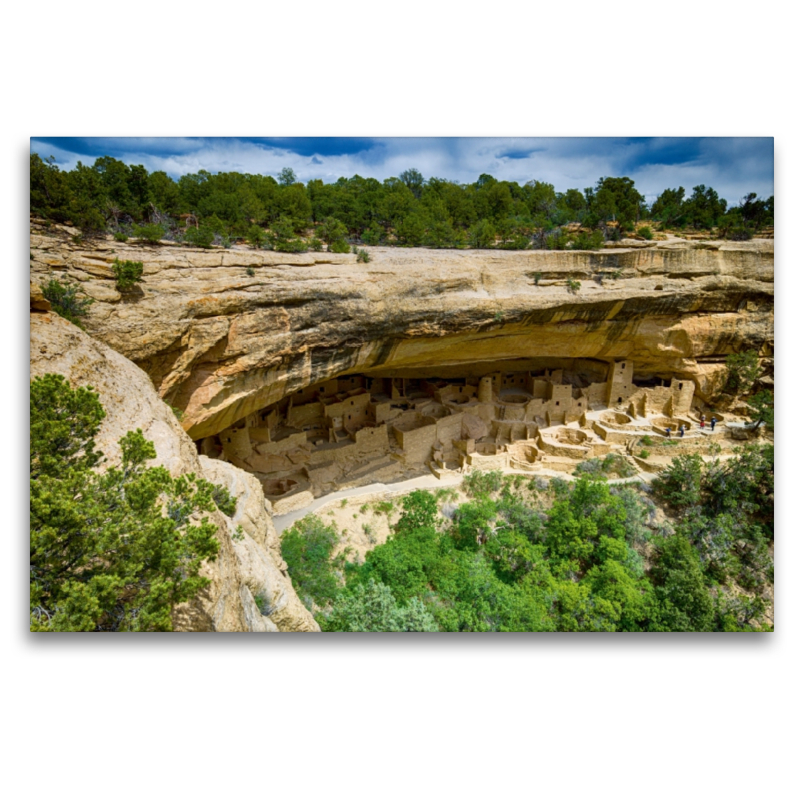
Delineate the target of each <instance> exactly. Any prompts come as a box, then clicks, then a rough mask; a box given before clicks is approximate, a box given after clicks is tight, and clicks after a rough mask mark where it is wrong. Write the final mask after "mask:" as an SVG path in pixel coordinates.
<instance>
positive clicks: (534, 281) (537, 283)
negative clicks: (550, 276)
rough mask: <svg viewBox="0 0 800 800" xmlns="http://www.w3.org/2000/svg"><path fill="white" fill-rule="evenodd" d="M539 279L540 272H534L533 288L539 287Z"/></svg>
mask: <svg viewBox="0 0 800 800" xmlns="http://www.w3.org/2000/svg"><path fill="white" fill-rule="evenodd" d="M541 279H542V273H541V272H534V273H533V285H534V286H538V285H539V281H540V280H541Z"/></svg>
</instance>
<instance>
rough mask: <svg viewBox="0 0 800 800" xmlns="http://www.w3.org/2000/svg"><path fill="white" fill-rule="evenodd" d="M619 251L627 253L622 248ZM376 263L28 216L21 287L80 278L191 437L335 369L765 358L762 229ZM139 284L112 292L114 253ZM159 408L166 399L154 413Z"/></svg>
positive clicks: (684, 365) (708, 367)
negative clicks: (84, 229) (91, 238)
mask: <svg viewBox="0 0 800 800" xmlns="http://www.w3.org/2000/svg"><path fill="white" fill-rule="evenodd" d="M626 244H627V245H629V246H624V245H626ZM369 253H370V256H371V261H370V262H369V263H358V262H357V261H356V256H354V255H349V254H345V255H335V254H330V253H307V254H284V253H276V252H268V251H263V250H260V251H255V250H252V249H250V248H245V247H239V248H232V249H228V250H221V249H214V250H200V249H190V248H185V247H180V246H177V245H172V244H169V243H163V244H162V245H159V246H143V245H138V244H132V243H125V244H123V243H119V242H115V241H113V240H112V239H110V238H109V239H107V240H99V241H96V242H93V243H87V242H77V243H75V242H74V241H73V240H72V239H71V238H70V236H69V231H68V230H66V231H65V230H63V229H60V228H58V227H57V226H51V227H45V226H41V225H38V224H35V223H33V222H32V225H31V262H30V267H31V280H32V283H33V284H38V285H43V284H44V283H46V282H47V281H48V280H49V279H50V278H51V277H59V278H60V279H62V280H63V279H64V278H68V279H72V280H75V281H78V282H79V283H80V285H81V288H82V289H83V291H84V292H85V293H86V294H87V295H88V296H90V297H92V298H93V299H94V300H95V302H94V303H93V305H92V306H91V307H90V309H89V313H88V316H87V317H86V321H85V327H86V330H87V332H88V333H90V334H91V336H92V337H95V338H96V339H98V340H100V341H101V342H104V343H105V344H106V345H108V346H109V347H111V348H113V350H115V351H117V352H119V353H121V354H123V355H124V356H125V357H127V358H128V359H130V360H131V361H133V362H134V363H135V364H136V365H138V366H139V367H140V368H141V369H143V370H144V371H145V372H146V373H147V374H148V375H149V377H150V379H151V380H152V381H153V384H154V386H155V388H156V390H157V392H158V394H159V395H160V397H161V398H163V399H164V400H165V401H166V402H167V403H169V404H170V405H172V406H174V407H175V408H177V409H180V411H182V412H183V417H182V425H183V427H184V429H185V430H186V432H187V433H188V434H189V436H190V437H191V438H192V439H195V440H196V439H199V438H202V437H205V436H209V435H212V434H215V433H218V432H220V431H222V430H224V429H225V428H228V427H230V426H231V425H233V424H235V423H236V422H237V421H239V420H241V419H243V418H244V417H245V416H247V415H248V414H251V413H253V412H255V411H257V410H259V409H261V408H264V407H265V406H267V405H269V404H271V403H275V402H277V401H279V400H281V399H282V398H283V397H285V396H287V395H289V394H291V393H294V392H297V391H298V390H301V389H303V388H305V387H308V386H311V385H314V384H317V383H320V382H322V381H325V380H328V379H330V378H334V377H336V376H339V375H343V374H346V373H353V372H358V373H361V374H365V375H375V376H390V375H393V376H397V375H403V374H409V375H411V374H414V375H420V374H426V373H427V374H431V375H437V376H442V377H446V376H447V375H448V374H452V375H466V374H475V375H481V374H485V373H487V372H489V371H491V369H492V368H493V366H496V365H498V364H499V363H502V364H503V366H502V367H501V368H502V369H506V368H508V369H534V368H538V367H540V366H547V367H563V368H567V369H569V368H580V367H581V365H582V364H586V365H588V367H587V368H591V365H592V364H595V365H596V364H600V363H602V364H607V363H609V362H612V361H614V360H615V359H630V360H631V361H633V362H634V364H635V377H637V378H638V379H644V380H646V379H648V378H672V377H678V378H681V379H683V380H692V381H694V383H695V385H696V393H697V396H698V397H700V398H705V397H710V396H711V395H712V394H713V393H714V392H715V391H716V389H718V388H719V386H720V382H721V381H722V380H723V376H724V372H725V367H724V365H725V357H726V356H727V355H728V354H729V353H732V352H740V351H742V350H756V351H757V352H758V353H759V354H760V355H761V356H762V357H768V356H771V355H772V349H773V342H774V328H773V325H774V312H773V302H774V283H773V281H774V250H773V242H772V241H771V240H752V241H750V242H688V241H685V240H682V239H676V238H670V239H668V240H667V241H662V242H654V243H647V244H646V245H645V243H642V242H630V243H625V242H623V246H622V247H615V248H614V249H610V248H609V249H605V250H603V251H598V252H588V251H586V252H548V251H523V252H520V251H495V250H492V251H476V250H427V249H420V248H418V249H402V248H381V247H375V248H369ZM117 258H118V259H120V260H134V261H141V262H142V263H143V265H144V274H143V282H142V283H140V284H137V286H136V288H135V289H134V290H133V291H131V292H127V293H125V294H120V292H118V291H117V290H116V288H115V281H114V274H113V270H112V264H113V262H114V260H115V259H117ZM165 408H166V407H165Z"/></svg>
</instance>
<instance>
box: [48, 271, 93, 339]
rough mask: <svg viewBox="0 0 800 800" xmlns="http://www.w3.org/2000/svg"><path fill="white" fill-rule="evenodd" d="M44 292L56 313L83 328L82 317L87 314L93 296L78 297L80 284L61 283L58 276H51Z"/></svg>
mask: <svg viewBox="0 0 800 800" xmlns="http://www.w3.org/2000/svg"><path fill="white" fill-rule="evenodd" d="M42 294H43V295H44V296H45V299H46V300H49V301H50V305H51V306H52V308H53V311H55V312H56V314H58V315H59V316H60V317H64V319H67V320H69V321H70V322H71V323H72V324H73V325H77V326H78V327H79V328H81V329H83V324H82V323H81V321H80V318H81V317H85V316H86V313H87V309H88V308H89V306H90V305H91V304H92V303H94V300H93V299H92V298H91V297H78V284H76V283H67V282H65V283H61V281H59V280H57V279H56V278H51V279H50V280H49V281H48V282H47V283H46V284H45V285H44V286H43V287H42Z"/></svg>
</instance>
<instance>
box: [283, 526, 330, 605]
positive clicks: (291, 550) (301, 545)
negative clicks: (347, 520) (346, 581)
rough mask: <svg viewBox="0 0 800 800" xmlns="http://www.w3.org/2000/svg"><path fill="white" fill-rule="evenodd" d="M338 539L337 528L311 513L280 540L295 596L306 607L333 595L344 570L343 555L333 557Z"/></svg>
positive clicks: (326, 599) (327, 601)
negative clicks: (295, 592) (296, 595)
mask: <svg viewBox="0 0 800 800" xmlns="http://www.w3.org/2000/svg"><path fill="white" fill-rule="evenodd" d="M338 540H339V537H338V534H337V533H336V529H335V528H334V527H333V526H332V525H325V524H324V523H323V522H322V520H321V519H319V517H315V516H313V515H309V516H306V517H303V519H301V520H299V521H298V522H296V523H295V524H294V525H293V526H292V527H291V528H290V529H289V530H288V531H287V532H286V533H285V534H284V535H283V538H282V539H281V555H282V556H283V557H284V559H285V560H286V564H287V566H288V567H289V573H290V575H291V576H292V582H293V583H294V585H295V589H296V590H297V594H298V596H299V597H300V599H301V600H302V601H303V602H304V603H305V604H306V606H308V607H309V608H314V607H315V606H317V607H322V606H325V605H327V604H328V603H330V602H332V601H333V600H334V599H335V598H336V595H337V593H338V587H339V581H340V578H341V576H342V570H343V569H344V557H342V556H339V557H337V558H334V557H333V551H334V549H335V547H336V543H337V542H338Z"/></svg>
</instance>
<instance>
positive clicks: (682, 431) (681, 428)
mask: <svg viewBox="0 0 800 800" xmlns="http://www.w3.org/2000/svg"><path fill="white" fill-rule="evenodd" d="M685 431H686V428H684V427H683V425H681V427H680V428H678V433H679V434H680V437H681V439H683V434H684V432H685Z"/></svg>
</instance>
